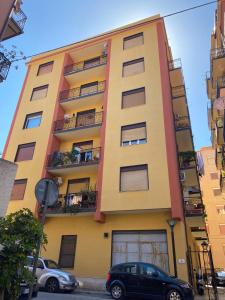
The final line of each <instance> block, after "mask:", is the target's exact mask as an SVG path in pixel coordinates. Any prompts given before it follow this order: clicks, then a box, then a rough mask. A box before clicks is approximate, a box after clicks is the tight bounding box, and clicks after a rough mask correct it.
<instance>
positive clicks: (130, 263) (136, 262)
mask: <svg viewBox="0 0 225 300" xmlns="http://www.w3.org/2000/svg"><path fill="white" fill-rule="evenodd" d="M132 264H144V265H149V266H153V267H156V268H157V266H156V265H154V264H150V263H147V262H143V261H129V262H125V263H120V264H116V265H114V266H112V268H115V267H118V266H123V265H132Z"/></svg>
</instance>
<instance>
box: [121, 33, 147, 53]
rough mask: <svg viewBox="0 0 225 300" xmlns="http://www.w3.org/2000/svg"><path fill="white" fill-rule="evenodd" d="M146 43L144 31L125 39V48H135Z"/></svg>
mask: <svg viewBox="0 0 225 300" xmlns="http://www.w3.org/2000/svg"><path fill="white" fill-rule="evenodd" d="M143 44H144V36H143V32H140V33H137V34H134V35H130V36H128V37H125V38H124V39H123V49H128V48H133V47H136V46H140V45H143Z"/></svg>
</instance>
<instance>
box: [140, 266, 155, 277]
mask: <svg viewBox="0 0 225 300" xmlns="http://www.w3.org/2000/svg"><path fill="white" fill-rule="evenodd" d="M139 270H140V274H141V275H148V276H151V275H152V274H153V273H156V272H157V270H156V269H155V268H153V267H152V266H150V265H144V264H140V265H139Z"/></svg>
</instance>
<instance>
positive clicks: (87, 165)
mask: <svg viewBox="0 0 225 300" xmlns="http://www.w3.org/2000/svg"><path fill="white" fill-rule="evenodd" d="M99 160H100V148H90V149H80V148H77V147H75V148H74V150H72V151H66V152H60V151H56V152H54V153H53V154H51V155H49V157H48V163H47V170H48V172H49V173H51V174H55V175H64V174H71V173H74V172H85V171H90V172H93V171H95V170H96V167H97V166H98V163H99Z"/></svg>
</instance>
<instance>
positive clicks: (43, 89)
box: [30, 85, 48, 101]
mask: <svg viewBox="0 0 225 300" xmlns="http://www.w3.org/2000/svg"><path fill="white" fill-rule="evenodd" d="M47 93H48V85H43V86H39V87H36V88H34V89H33V92H32V95H31V99H30V100H31V101H33V100H37V99H41V98H45V97H46V96H47Z"/></svg>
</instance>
